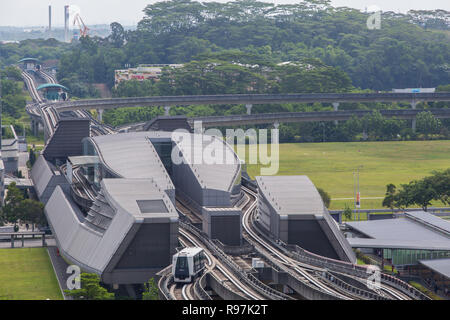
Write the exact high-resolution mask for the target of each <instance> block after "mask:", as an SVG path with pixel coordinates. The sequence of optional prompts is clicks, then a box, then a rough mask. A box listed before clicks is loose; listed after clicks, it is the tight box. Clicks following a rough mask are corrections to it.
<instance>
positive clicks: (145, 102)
mask: <svg viewBox="0 0 450 320" xmlns="http://www.w3.org/2000/svg"><path fill="white" fill-rule="evenodd" d="M431 101H434V102H438V101H450V92H441V93H302V94H297V93H296V94H225V95H193V96H154V97H141V98H116V99H91V100H76V101H66V102H58V103H55V104H54V107H55V108H57V109H58V111H69V110H81V109H99V110H105V109H114V108H126V107H150V106H163V107H170V106H188V105H202V104H207V105H218V104H245V105H249V106H251V105H254V104H283V103H315V102H319V103H332V104H333V103H334V104H338V103H345V102H347V103H358V102H360V103H364V102H407V103H410V104H412V105H413V109H414V108H415V105H416V104H417V103H419V102H431Z"/></svg>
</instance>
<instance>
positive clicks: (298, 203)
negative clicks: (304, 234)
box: [256, 176, 325, 215]
mask: <svg viewBox="0 0 450 320" xmlns="http://www.w3.org/2000/svg"><path fill="white" fill-rule="evenodd" d="M256 182H257V184H258V190H259V191H260V192H261V193H262V194H264V197H265V198H266V199H267V200H268V201H269V202H270V204H271V205H272V207H273V208H274V209H275V210H276V211H277V212H278V214H279V215H323V214H324V211H325V206H324V203H323V201H322V198H321V197H320V194H319V192H318V191H317V189H316V187H315V186H314V184H313V183H312V181H311V180H310V179H309V178H308V177H307V176H259V177H256Z"/></svg>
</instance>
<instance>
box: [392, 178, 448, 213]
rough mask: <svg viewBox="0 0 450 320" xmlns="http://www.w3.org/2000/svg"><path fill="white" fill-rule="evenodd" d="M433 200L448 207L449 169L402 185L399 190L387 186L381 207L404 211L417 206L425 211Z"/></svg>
mask: <svg viewBox="0 0 450 320" xmlns="http://www.w3.org/2000/svg"><path fill="white" fill-rule="evenodd" d="M433 200H434V201H441V202H442V203H443V204H444V205H450V169H447V170H445V171H437V172H433V175H431V176H428V177H425V178H423V179H421V180H414V181H411V182H410V183H408V184H402V185H401V187H400V188H399V189H397V187H396V186H395V185H394V184H389V185H387V186H386V196H385V198H384V200H383V206H384V207H388V208H391V209H393V208H401V209H405V208H408V207H410V206H413V205H418V206H420V207H422V209H423V210H425V211H427V208H428V207H429V206H430V205H431V202H432V201H433Z"/></svg>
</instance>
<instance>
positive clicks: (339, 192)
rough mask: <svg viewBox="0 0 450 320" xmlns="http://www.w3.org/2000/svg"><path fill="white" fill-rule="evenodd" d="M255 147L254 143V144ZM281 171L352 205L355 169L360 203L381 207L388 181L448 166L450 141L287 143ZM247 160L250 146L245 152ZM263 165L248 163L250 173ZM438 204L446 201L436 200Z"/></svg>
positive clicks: (337, 202)
mask: <svg viewBox="0 0 450 320" xmlns="http://www.w3.org/2000/svg"><path fill="white" fill-rule="evenodd" d="M252 148H253V147H252ZM279 159H280V163H279V172H278V175H307V176H309V177H310V179H311V180H312V181H313V182H314V184H315V185H316V186H317V187H320V188H323V189H324V190H325V191H327V192H328V193H329V194H330V195H331V197H332V198H333V199H334V200H333V201H332V202H331V209H343V208H345V204H346V203H347V204H348V205H349V206H350V207H351V208H352V207H353V200H345V198H353V171H354V170H355V169H356V168H357V167H358V166H363V168H362V169H361V171H360V190H361V197H362V200H361V208H362V209H372V208H382V205H381V203H382V201H383V200H382V199H364V198H382V197H384V193H385V191H386V185H387V184H389V183H394V184H395V185H397V186H399V185H400V184H401V183H408V182H409V181H411V180H413V179H419V178H422V177H424V176H426V175H430V174H431V172H432V171H433V170H443V169H447V168H450V141H405V142H349V143H343V142H337V143H286V144H281V145H280V155H279ZM246 161H247V162H248V148H247V157H246ZM260 168H261V166H260V165H256V164H248V165H247V170H248V173H249V175H250V176H251V177H255V176H257V175H260ZM433 205H436V206H442V203H441V202H436V203H435V204H433Z"/></svg>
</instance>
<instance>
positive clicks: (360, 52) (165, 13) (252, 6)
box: [61, 0, 450, 90]
mask: <svg viewBox="0 0 450 320" xmlns="http://www.w3.org/2000/svg"><path fill="white" fill-rule="evenodd" d="M144 12H145V16H144V18H143V20H142V21H141V22H140V23H139V24H138V28H137V30H135V31H125V30H124V28H123V27H122V26H120V24H118V23H114V24H112V25H111V28H112V33H111V35H110V36H109V37H108V38H106V39H90V40H85V41H82V43H81V44H80V45H79V46H77V47H76V48H75V50H72V51H71V52H70V53H68V54H66V55H64V59H63V60H62V64H61V67H62V68H61V75H62V77H68V76H69V74H73V73H75V74H77V76H79V77H80V79H81V80H83V81H87V82H106V83H109V84H110V85H111V86H112V84H113V72H112V70H113V69H118V68H120V67H123V66H124V64H130V65H133V66H135V65H137V64H139V63H187V62H190V61H192V60H196V59H197V57H199V56H201V55H204V54H211V53H212V54H215V53H220V52H223V51H224V50H237V51H240V52H241V53H243V54H252V55H255V56H257V57H258V59H257V60H253V61H251V63H252V64H256V63H261V62H264V61H265V62H272V63H279V62H283V61H299V60H302V59H305V58H318V59H320V60H322V61H323V62H324V63H325V64H326V65H329V66H333V67H340V68H341V69H342V70H344V71H345V72H346V73H347V74H348V75H349V76H350V78H351V80H352V84H353V85H354V86H355V87H359V88H369V89H373V90H390V89H392V88H393V87H417V86H422V87H431V86H437V85H440V84H445V83H449V82H450V81H449V80H450V74H449V72H448V70H449V61H450V44H449V41H448V35H447V34H446V33H445V32H441V31H436V30H434V29H444V30H447V29H445V28H444V24H445V21H446V20H445V19H446V16H445V14H444V13H445V12H444V13H443V12H441V11H435V12H411V13H410V14H409V15H401V14H394V13H383V15H382V17H383V19H382V27H381V29H380V30H369V29H368V28H367V26H366V21H367V18H368V14H366V13H363V12H360V11H358V10H355V9H351V8H345V7H344V8H334V7H332V6H331V5H330V2H329V1H326V0H322V1H313V0H310V1H303V2H300V3H298V4H292V5H274V4H271V3H265V2H258V1H252V0H242V1H233V2H227V3H217V2H206V3H200V2H196V1H189V0H175V1H165V2H157V3H155V4H151V5H148V6H147V7H146V8H145V10H144ZM433 21H434V22H433ZM433 25H435V28H434V29H431V28H433ZM229 62H230V61H229ZM294 89H296V88H294Z"/></svg>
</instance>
